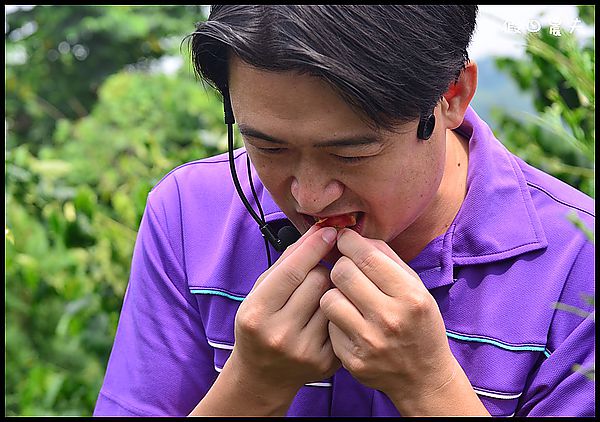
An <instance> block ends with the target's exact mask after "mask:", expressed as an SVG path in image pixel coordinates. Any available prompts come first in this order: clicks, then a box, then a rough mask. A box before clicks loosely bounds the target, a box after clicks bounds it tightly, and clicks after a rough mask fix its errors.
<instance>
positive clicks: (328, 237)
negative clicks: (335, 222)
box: [321, 227, 337, 243]
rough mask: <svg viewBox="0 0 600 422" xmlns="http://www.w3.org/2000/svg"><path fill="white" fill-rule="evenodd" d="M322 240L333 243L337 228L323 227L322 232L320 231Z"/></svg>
mask: <svg viewBox="0 0 600 422" xmlns="http://www.w3.org/2000/svg"><path fill="white" fill-rule="evenodd" d="M321 236H322V237H323V240H324V241H325V242H327V243H333V241H334V240H335V239H336V238H337V230H336V229H334V228H333V227H325V228H324V229H323V233H321Z"/></svg>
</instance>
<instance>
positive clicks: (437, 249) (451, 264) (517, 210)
mask: <svg viewBox="0 0 600 422" xmlns="http://www.w3.org/2000/svg"><path fill="white" fill-rule="evenodd" d="M456 131H457V132H458V133H460V134H461V135H463V136H464V137H466V138H467V139H469V168H468V171H467V194H466V197H465V200H464V201H463V204H462V205H461V208H460V210H459V212H458V214H457V215H456V217H455V218H454V221H453V222H452V224H451V225H450V227H449V228H448V231H447V232H446V233H445V234H443V235H441V236H439V237H437V238H436V239H434V240H432V241H431V242H430V243H429V244H428V245H427V246H426V247H425V248H424V249H423V251H421V253H420V254H419V255H418V256H417V257H415V258H414V259H413V260H412V261H410V262H409V265H410V266H411V267H412V268H413V269H414V270H415V271H416V272H417V273H418V274H419V277H420V278H421V280H422V281H423V283H424V285H425V287H427V288H428V289H433V288H436V287H441V286H444V285H448V284H451V283H453V282H454V281H455V280H454V272H455V269H456V267H459V266H465V265H475V264H486V263H492V262H495V261H500V260H503V259H507V258H512V257H514V256H517V255H520V254H522V253H525V252H531V251H534V250H538V249H543V248H545V247H546V246H547V245H548V242H547V240H546V236H545V234H544V231H543V228H542V224H541V221H540V218H539V217H538V215H537V212H536V210H535V207H534V204H533V201H532V199H531V196H530V194H529V189H528V187H527V183H526V181H525V178H524V176H523V173H522V171H521V169H520V168H519V166H518V165H517V163H516V161H515V160H514V158H513V157H512V156H511V154H510V153H509V152H508V150H507V149H506V148H505V147H504V146H503V145H502V144H501V143H500V142H499V141H498V140H497V139H496V138H495V137H494V134H493V133H492V131H491V129H490V128H489V127H488V125H487V124H486V123H485V122H484V121H483V120H481V118H480V117H479V116H478V115H477V114H476V113H475V111H474V110H473V109H472V108H471V107H470V106H469V107H468V109H467V112H466V113H465V118H464V120H463V123H462V124H461V126H460V127H459V128H458V129H456ZM262 202H263V204H264V205H263V207H264V208H265V213H266V220H267V222H272V221H275V220H281V219H285V218H286V217H285V214H283V213H282V212H281V210H279V208H278V207H277V206H276V205H275V203H274V202H273V200H272V198H271V197H270V195H269V194H268V193H267V191H266V189H265V190H263V195H262Z"/></svg>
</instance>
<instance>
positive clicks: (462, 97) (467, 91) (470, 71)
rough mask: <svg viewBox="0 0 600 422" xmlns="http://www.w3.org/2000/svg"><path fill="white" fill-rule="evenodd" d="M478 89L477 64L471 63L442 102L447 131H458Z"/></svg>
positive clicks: (449, 89) (445, 94)
mask: <svg viewBox="0 0 600 422" xmlns="http://www.w3.org/2000/svg"><path fill="white" fill-rule="evenodd" d="M476 89H477V64H476V63H475V62H472V61H470V62H469V63H468V64H467V65H466V66H465V68H464V69H463V70H462V71H461V72H460V76H459V78H458V81H456V83H453V84H452V85H450V88H448V91H446V92H445V93H444V95H443V96H442V97H443V100H444V101H442V118H443V119H444V124H445V126H446V128H447V129H456V128H457V127H459V126H460V125H461V124H462V122H463V119H464V118H465V113H466V111H467V107H468V106H469V104H470V103H471V100H472V99H473V96H474V95H475V90H476Z"/></svg>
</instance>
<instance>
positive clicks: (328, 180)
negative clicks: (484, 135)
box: [229, 57, 446, 243]
mask: <svg viewBox="0 0 600 422" xmlns="http://www.w3.org/2000/svg"><path fill="white" fill-rule="evenodd" d="M229 84H230V87H229V89H230V94H231V100H232V106H233V110H234V115H235V119H236V123H237V124H238V127H239V130H240V133H241V134H242V136H243V139H244V143H245V145H246V148H247V151H248V154H249V155H250V159H251V160H252V163H253V164H254V166H255V168H256V171H257V172H258V175H259V177H260V179H261V181H262V182H263V184H264V185H265V187H266V188H267V190H268V191H269V192H270V193H271V195H272V197H273V199H274V200H275V202H276V203H277V205H278V206H279V207H280V208H281V210H282V211H283V212H284V213H285V214H286V215H287V216H288V217H289V219H290V220H291V221H292V222H293V223H294V225H295V226H296V227H297V228H298V229H299V230H300V232H301V233H304V232H306V230H308V228H309V227H310V226H311V225H312V224H314V221H315V218H318V217H328V216H333V215H339V214H345V213H353V212H358V213H359V214H358V224H357V225H356V227H355V230H357V231H358V232H359V233H360V234H361V235H362V236H364V237H368V238H373V239H382V240H384V241H386V242H388V243H389V242H391V241H393V240H394V239H395V238H396V237H397V236H399V235H400V234H401V233H402V232H404V231H405V230H407V228H409V227H410V226H411V225H412V224H413V223H414V222H415V221H416V220H417V219H418V218H419V217H420V216H422V215H423V214H424V213H426V212H427V211H428V208H430V206H431V204H432V203H434V202H435V199H436V193H437V191H438V187H439V186H440V181H441V179H442V176H443V173H444V163H445V155H446V143H445V130H444V129H442V128H440V127H438V128H436V130H435V131H434V134H433V135H432V137H431V138H430V139H429V140H427V141H422V140H419V139H418V138H417V135H416V132H417V126H418V121H416V120H415V121H414V122H410V123H408V124H406V125H405V126H404V127H403V128H401V130H400V133H395V132H388V131H377V130H374V129H372V128H370V127H369V125H368V124H367V123H366V122H365V121H364V120H363V119H361V117H360V115H359V114H358V113H357V112H356V111H355V110H354V109H353V108H351V107H350V106H349V105H348V104H346V103H345V102H344V101H343V100H342V98H341V97H340V96H339V95H337V94H336V93H335V91H334V90H333V89H332V88H331V87H330V86H329V85H327V84H326V83H325V82H324V81H322V80H320V79H318V78H316V77H313V76H310V75H307V74H298V73H295V72H270V71H264V70H259V69H257V68H254V67H252V66H250V65H248V64H246V63H245V62H242V61H241V60H240V59H238V58H236V57H233V58H232V59H231V60H230V79H229ZM438 108H439V107H438ZM436 116H437V109H436Z"/></svg>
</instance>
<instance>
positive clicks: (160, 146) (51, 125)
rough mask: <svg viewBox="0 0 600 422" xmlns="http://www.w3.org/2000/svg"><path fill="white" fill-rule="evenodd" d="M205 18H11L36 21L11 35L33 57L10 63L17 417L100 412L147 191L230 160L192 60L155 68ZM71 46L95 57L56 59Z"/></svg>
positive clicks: (9, 238)
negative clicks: (187, 165)
mask: <svg viewBox="0 0 600 422" xmlns="http://www.w3.org/2000/svg"><path fill="white" fill-rule="evenodd" d="M202 18H203V16H202V15H201V14H200V12H199V9H198V8H196V7H183V6H177V7H171V6H161V7H159V8H157V7H133V6H131V7H129V6H128V7H107V6H104V7H100V6H85V7H81V6H80V7H72V6H54V7H52V8H50V7H39V6H38V7H35V8H33V9H32V10H30V11H23V12H17V13H15V14H11V15H8V16H7V22H8V23H9V25H10V26H11V28H13V27H14V28H18V27H19V26H20V25H22V24H23V23H24V22H26V21H30V20H34V21H35V22H37V25H38V30H37V32H35V33H34V34H32V35H30V36H29V37H27V38H25V39H15V40H13V39H11V37H10V35H9V36H7V39H6V48H7V52H8V51H14V50H15V49H17V48H20V46H24V47H25V48H26V49H27V51H28V53H27V54H28V60H27V62H26V63H23V64H10V63H8V64H7V100H6V104H7V110H6V120H7V126H8V127H7V149H6V158H5V180H6V182H5V183H6V194H5V195H6V196H5V201H6V228H5V249H6V255H5V263H6V275H5V293H6V299H5V306H6V340H5V345H6V352H5V360H6V363H7V365H6V366H7V368H6V377H5V381H6V396H5V407H6V409H5V414H6V415H8V416H10V415H90V414H91V413H92V411H93V408H94V405H95V401H96V398H97V396H98V391H99V389H100V386H101V383H102V379H103V376H104V371H105V369H106V364H107V361H108V355H109V353H110V350H111V346H112V342H113V339H114V335H115V330H116V327H117V322H118V317H119V312H120V308H121V305H122V299H123V296H124V292H125V287H126V285H127V281H128V277H129V267H130V264H131V255H132V249H133V245H134V242H135V237H136V232H137V229H138V226H139V222H140V219H141V216H142V213H143V210H144V206H145V202H146V195H147V193H148V191H149V190H150V188H151V187H152V186H153V185H154V184H155V183H156V182H157V181H158V180H159V179H160V178H161V177H162V176H164V174H166V172H168V171H169V170H171V169H172V168H174V167H176V166H177V165H179V164H181V163H183V162H186V161H191V160H195V159H201V158H203V157H206V156H208V155H213V154H215V153H218V152H221V151H224V148H225V131H224V129H225V128H224V125H223V123H222V106H221V103H220V101H219V99H218V98H217V97H216V95H215V94H214V93H213V92H212V91H207V90H206V89H204V88H203V87H202V85H201V84H200V83H199V82H198V81H197V80H195V78H194V77H193V76H192V73H191V72H190V70H189V69H190V66H189V63H186V64H184V66H183V67H182V69H181V70H180V71H179V72H178V73H177V74H175V75H165V74H163V73H160V72H156V71H154V70H153V69H154V67H153V64H152V62H150V61H149V59H148V57H154V58H159V57H161V56H163V55H165V54H170V53H172V54H176V55H179V56H181V53H182V52H185V49H183V50H182V51H181V52H180V43H181V41H182V40H183V39H184V36H185V35H187V34H188V33H190V32H192V31H193V29H194V22H195V21H197V20H201V19H202ZM11 32H12V31H11ZM9 34H10V32H9ZM65 39H67V40H70V41H69V43H70V44H71V45H73V43H84V42H86V43H87V44H86V45H87V46H88V48H89V49H90V54H89V55H88V56H87V58H85V59H84V60H75V59H74V58H73V56H72V55H69V54H68V53H65V54H63V55H61V56H60V57H59V59H57V60H55V61H53V60H51V59H50V58H49V56H48V51H49V50H50V49H51V48H56V46H57V44H59V43H60V42H61V41H64V40H65ZM169 40H176V41H175V42H173V41H169ZM169 45H170V46H171V47H169V48H167V46H169ZM71 51H72V49H71ZM95 52H97V54H96V53H95ZM185 59H186V60H189V57H186V58H185ZM140 63H144V65H142V66H140V65H139V64H140ZM127 64H130V65H131V66H126V65H127ZM42 98H43V101H40V99H42ZM72 99H76V100H72ZM73 101H77V102H79V103H81V104H82V105H83V108H85V112H82V113H77V110H76V109H77V107H75V108H73V107H71V105H72V104H75V103H74V102H73ZM48 104H51V107H50V106H49V105H48ZM44 107H49V108H44ZM54 109H56V110H58V111H56V112H54V111H53V112H50V111H49V110H54Z"/></svg>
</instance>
